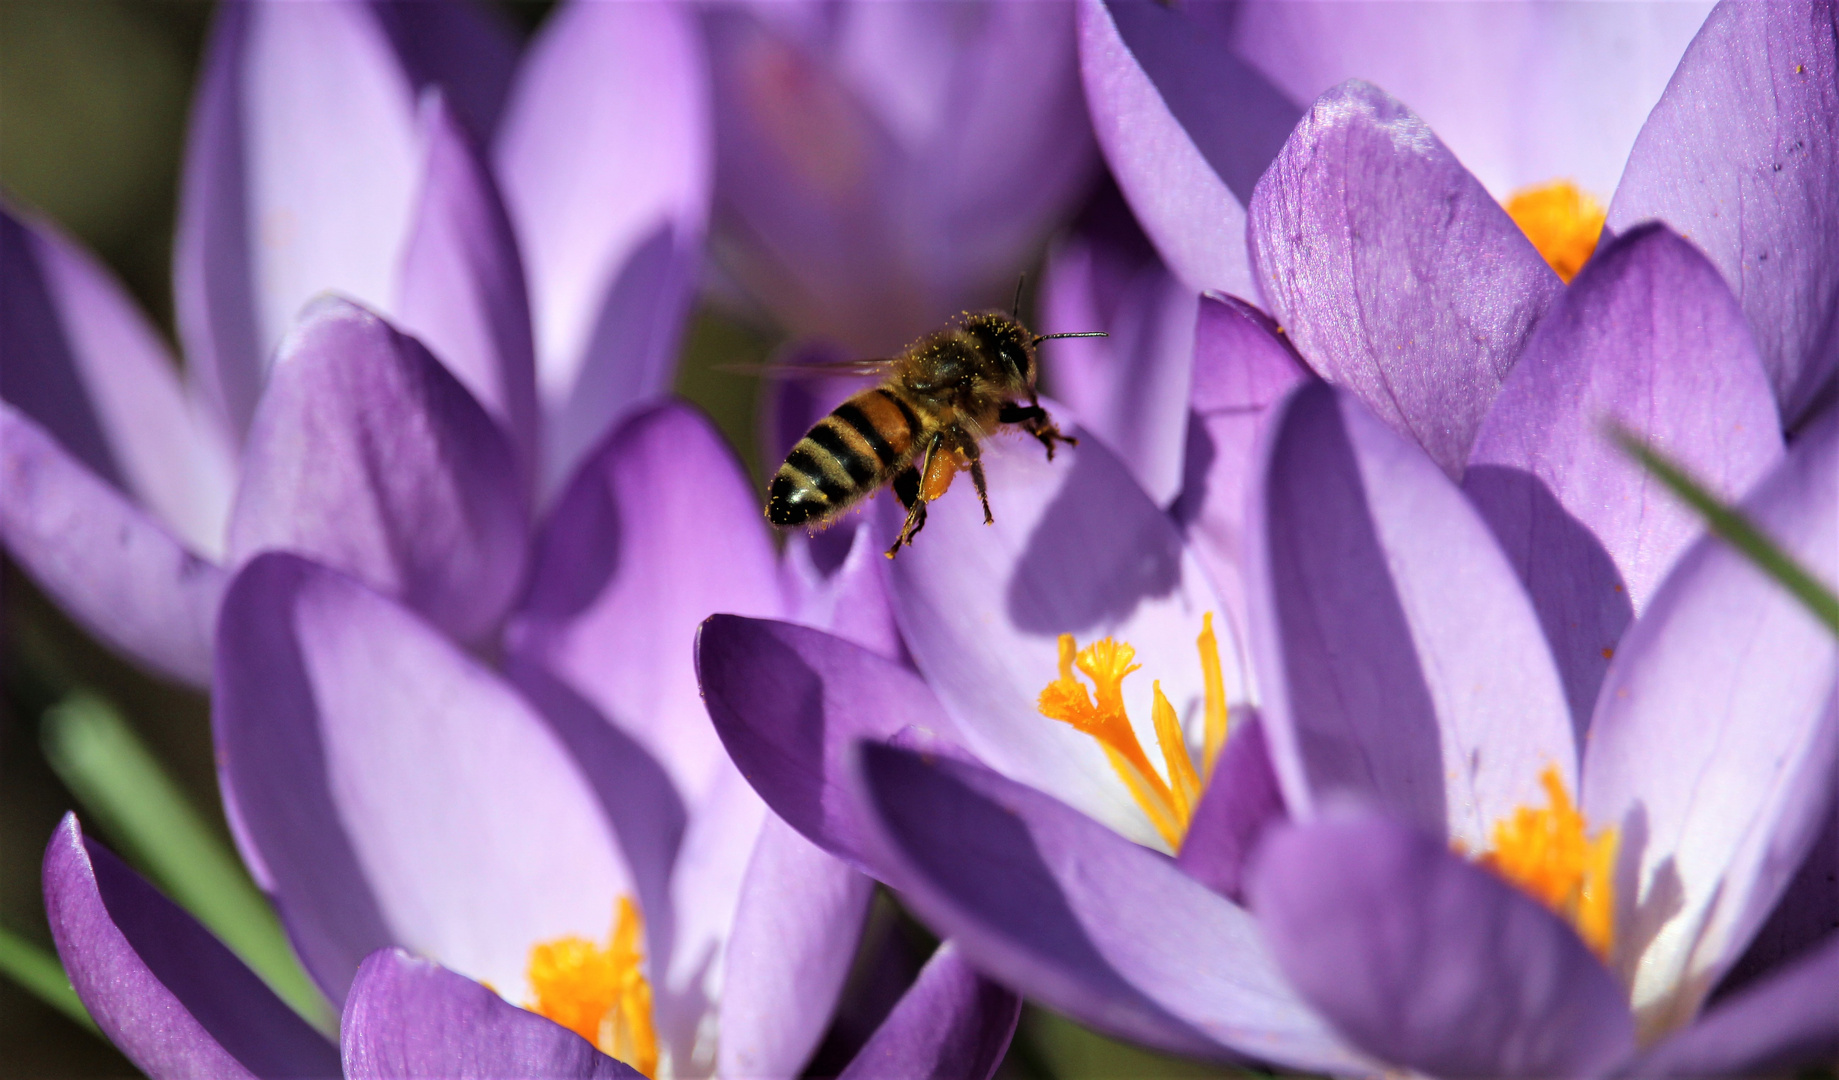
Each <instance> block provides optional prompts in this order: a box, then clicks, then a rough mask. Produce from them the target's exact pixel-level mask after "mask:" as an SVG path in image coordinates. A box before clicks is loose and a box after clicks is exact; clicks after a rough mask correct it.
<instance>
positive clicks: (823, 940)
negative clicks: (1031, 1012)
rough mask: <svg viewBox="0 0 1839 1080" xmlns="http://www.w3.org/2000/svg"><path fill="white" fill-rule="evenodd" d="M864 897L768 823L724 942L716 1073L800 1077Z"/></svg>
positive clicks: (781, 825) (819, 1034)
mask: <svg viewBox="0 0 1839 1080" xmlns="http://www.w3.org/2000/svg"><path fill="white" fill-rule="evenodd" d="M873 893H874V883H873V882H872V881H870V880H869V879H868V878H866V877H864V876H863V875H861V874H859V873H857V872H856V871H855V870H852V869H851V868H850V867H849V866H848V865H846V864H845V863H843V862H841V861H839V860H838V859H836V858H835V857H834V856H831V855H829V854H826V853H825V852H824V851H822V850H820V849H819V848H817V847H815V846H813V845H812V844H811V842H810V841H809V840H806V839H805V838H804V837H802V836H800V835H798V833H797V831H795V830H794V829H793V828H792V827H791V826H790V825H787V824H786V823H785V822H784V821H783V820H781V819H780V818H779V817H778V816H777V815H768V817H767V819H766V822H765V824H764V826H763V827H762V828H761V830H760V838H759V842H758V843H757V844H756V845H755V846H754V850H753V857H752V858H751V859H750V860H749V861H748V864H747V877H746V880H745V881H744V882H743V883H742V885H741V898H740V903H739V904H738V905H737V906H736V908H735V916H734V930H733V933H732V934H731V936H730V937H729V939H728V957H727V971H728V973H727V977H726V979H725V980H724V983H723V987H722V1000H721V1024H720V1028H721V1043H720V1046H719V1048H718V1055H719V1056H718V1058H717V1069H716V1071H717V1073H718V1074H719V1075H721V1076H796V1075H798V1074H799V1073H800V1072H801V1071H802V1069H803V1068H804V1065H805V1062H806V1061H808V1060H809V1059H810V1057H811V1052H812V1051H813V1050H815V1049H817V1044H818V1040H820V1039H822V1038H823V1036H824V1030H825V1028H827V1027H828V1026H829V1024H830V1015H831V1013H832V1012H834V1011H835V1009H836V1003H837V997H838V995H840V994H841V993H842V992H843V980H844V979H845V978H846V977H847V976H848V975H849V967H850V962H851V961H852V960H853V959H854V958H855V953H856V943H857V940H858V939H859V938H860V937H861V934H862V920H863V919H864V918H865V917H866V916H867V915H868V901H869V897H870V896H871V895H873ZM1007 1042H1008V1041H1007V1040H1006V1039H1005V1040H1004V1045H1005V1046H1006V1045H1007Z"/></svg>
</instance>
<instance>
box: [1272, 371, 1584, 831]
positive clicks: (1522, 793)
mask: <svg viewBox="0 0 1839 1080" xmlns="http://www.w3.org/2000/svg"><path fill="white" fill-rule="evenodd" d="M1261 460H1262V468H1263V478H1262V484H1261V485H1260V486H1259V487H1258V488H1257V489H1255V490H1254V492H1253V501H1252V505H1251V510H1250V512H1249V515H1248V527H1247V531H1248V533H1249V539H1248V543H1247V555H1246V573H1247V581H1248V583H1249V585H1250V595H1249V600H1250V602H1251V643H1252V652H1253V660H1254V661H1255V662H1256V663H1257V665H1258V667H1257V671H1258V685H1259V689H1260V691H1261V692H1262V693H1263V695H1264V700H1263V702H1262V703H1261V706H1260V707H1261V710H1262V713H1263V719H1264V723H1265V733H1266V734H1267V735H1268V736H1269V737H1270V742H1271V753H1272V759H1273V764H1274V766H1275V768H1276V772H1277V776H1278V778H1279V779H1280V780H1281V781H1282V785H1283V791H1284V797H1285V801H1286V803H1287V804H1288V806H1289V808H1290V811H1291V812H1292V813H1293V814H1295V815H1297V816H1299V817H1304V818H1306V817H1307V816H1308V815H1309V814H1310V812H1311V811H1312V810H1313V809H1315V808H1318V807H1319V806H1320V805H1321V803H1322V802H1323V800H1326V799H1333V798H1338V797H1347V796H1351V797H1355V798H1358V799H1361V800H1364V801H1366V802H1369V803H1371V804H1373V805H1375V806H1377V807H1379V808H1381V809H1383V810H1385V811H1386V812H1388V813H1391V814H1394V815H1396V816H1398V817H1400V818H1403V819H1405V820H1407V821H1410V822H1411V823H1413V824H1414V825H1416V826H1418V827H1419V828H1422V829H1424V830H1426V831H1428V832H1430V833H1432V834H1434V835H1437V836H1448V837H1451V838H1453V839H1457V840H1460V841H1462V842H1463V843H1466V844H1468V845H1469V846H1470V848H1471V849H1472V850H1482V849H1484V848H1486V847H1488V846H1489V837H1490V835H1491V830H1492V828H1493V825H1494V822H1496V821H1498V820H1500V819H1501V818H1503V817H1505V816H1507V815H1508V814H1511V813H1512V812H1513V810H1514V809H1515V808H1517V807H1519V806H1523V805H1532V804H1536V805H1543V804H1544V801H1545V799H1544V795H1543V792H1542V790H1541V789H1540V787H1539V774H1540V772H1541V771H1542V770H1543V769H1545V768H1546V767H1547V766H1552V767H1554V768H1556V769H1557V770H1558V773H1559V775H1560V776H1561V777H1562V778H1563V780H1564V783H1565V785H1566V787H1567V788H1568V789H1569V790H1572V791H1575V790H1577V781H1576V777H1577V765H1576V760H1577V751H1576V750H1575V749H1574V747H1573V743H1572V735H1571V723H1570V719H1569V716H1568V714H1567V712H1566V710H1565V705H1564V691H1563V688H1562V686H1561V685H1560V683H1559V681H1558V675H1557V672H1556V670H1555V669H1554V668H1553V666H1552V662H1551V653H1550V651H1549V650H1548V649H1547V647H1546V644H1545V638H1544V636H1543V635H1542V634H1541V633H1540V630H1539V622H1538V618H1537V617H1536V616H1535V615H1534V613H1533V608H1532V604H1531V603H1530V602H1528V600H1527V598H1526V594H1525V592H1524V591H1523V590H1522V589H1521V588H1520V583H1519V580H1518V579H1517V578H1515V577H1514V574H1513V568H1512V567H1511V566H1509V565H1508V563H1507V560H1506V558H1505V557H1503V556H1502V554H1501V551H1500V548H1499V547H1498V546H1497V545H1496V544H1495V542H1494V538H1493V536H1491V535H1490V534H1489V532H1488V527H1487V526H1486V525H1485V524H1483V522H1482V520H1481V518H1480V516H1479V515H1477V514H1476V512H1475V510H1474V508H1473V507H1472V506H1471V505H1470V504H1469V502H1468V500H1467V499H1465V498H1463V496H1462V492H1461V491H1460V490H1459V489H1458V488H1457V487H1456V485H1454V484H1452V483H1451V482H1450V480H1449V478H1448V477H1447V476H1445V475H1443V473H1442V472H1441V471H1440V470H1439V469H1438V468H1437V467H1436V465H1435V464H1433V463H1432V462H1431V460H1430V459H1429V458H1427V457H1426V456H1425V455H1424V454H1423V452H1422V451H1420V450H1419V449H1418V448H1417V447H1416V446H1414V445H1412V444H1411V443H1408V442H1406V441H1405V440H1403V439H1401V438H1399V437H1398V435H1396V434H1395V433H1394V432H1393V431H1392V430H1391V429H1390V428H1388V427H1387V426H1386V425H1384V424H1383V423H1381V422H1380V421H1379V420H1378V419H1377V418H1375V417H1374V416H1373V415H1372V414H1371V413H1369V412H1367V411H1366V410H1365V409H1364V408H1362V407H1361V405H1360V403H1359V402H1358V401H1357V400H1355V398H1354V397H1353V395H1352V394H1349V393H1348V392H1347V391H1345V390H1337V389H1335V388H1333V387H1331V386H1329V385H1327V384H1326V383H1320V382H1310V383H1306V384H1304V385H1303V386H1302V387H1301V388H1300V389H1298V390H1296V391H1295V392H1293V393H1292V394H1291V395H1290V396H1289V398H1287V399H1286V400H1285V402H1284V403H1283V404H1282V405H1280V406H1279V407H1278V412H1277V413H1276V415H1274V416H1273V418H1272V419H1271V421H1270V427H1269V428H1268V430H1267V432H1266V438H1265V441H1264V445H1263V448H1262V459H1261Z"/></svg>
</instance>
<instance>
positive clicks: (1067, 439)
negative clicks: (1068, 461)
mask: <svg viewBox="0 0 1839 1080" xmlns="http://www.w3.org/2000/svg"><path fill="white" fill-rule="evenodd" d="M996 422H997V423H999V424H1019V425H1021V428H1022V430H1023V431H1026V432H1027V433H1028V434H1030V435H1033V436H1034V437H1035V438H1037V439H1039V440H1041V445H1042V446H1044V447H1046V448H1047V460H1049V461H1052V460H1053V459H1054V444H1055V443H1056V442H1063V443H1065V444H1066V445H1068V446H1078V445H1079V440H1078V439H1076V438H1074V437H1073V436H1071V435H1062V434H1061V433H1060V429H1059V428H1058V427H1057V426H1055V424H1054V421H1053V418H1052V417H1050V416H1048V415H1047V410H1046V409H1043V408H1041V403H1040V402H1038V401H1031V402H1029V403H1028V404H1026V405H1016V404H1014V403H1013V402H1011V403H1010V404H1008V405H1004V406H1003V407H1002V411H1001V412H999V413H997V414H996Z"/></svg>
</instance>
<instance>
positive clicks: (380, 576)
mask: <svg viewBox="0 0 1839 1080" xmlns="http://www.w3.org/2000/svg"><path fill="white" fill-rule="evenodd" d="M528 514H529V511H528V510H527V508H526V498H525V495H524V486H523V484H522V483H521V482H520V481H519V479H518V475H517V464H516V458H515V457H514V455H513V452H512V450H511V447H510V444H509V443H508V442H506V440H505V436H504V433H503V432H502V431H500V430H499V428H498V426H497V425H496V424H494V423H493V422H492V419H491V417H490V416H488V415H486V413H485V410H483V409H481V408H480V407H479V403H478V402H476V401H474V400H473V398H472V395H470V394H468V393H467V392H466V389H465V387H463V386H461V385H460V383H459V382H458V381H457V380H456V379H455V378H454V377H453V376H452V375H451V374H449V373H448V371H447V369H446V368H444V367H442V366H441V365H440V362H439V361H437V360H435V359H434V358H433V357H432V356H430V355H428V351H427V350H426V349H424V348H422V347H421V345H420V343H418V342H417V341H415V339H413V338H410V337H407V336H406V335H403V334H401V333H398V332H397V331H396V330H395V329H393V328H392V327H391V326H390V325H389V324H388V323H386V322H384V321H383V320H382V319H381V318H379V317H378V316H376V315H373V314H371V313H370V312H368V311H365V310H364V309H362V308H360V307H357V306H356V305H354V304H352V303H350V302H349V301H345V300H340V299H336V298H327V299H325V300H322V301H320V302H318V303H317V304H315V305H314V306H313V308H312V309H311V310H310V311H309V312H308V313H307V315H306V316H305V318H303V319H302V320H301V322H300V324H299V326H297V327H296V328H295V330H294V332H293V333H292V334H291V335H289V337H288V339H287V341H286V342H284V343H283V344H282V347H281V358H280V359H279V360H278V361H277V362H276V364H275V368H274V371H273V372H272V374H271V376H270V379H269V386H268V391H267V393H265V394H264V395H263V397H262V405H261V408H260V409H259V410H258V411H257V413H256V416H255V419H254V420H253V421H252V422H251V424H250V430H249V442H248V446H247V448H246V451H245V453H244V457H243V475H242V479H241V483H240V485H239V487H238V489H237V494H236V505H235V507H234V508H233V510H232V511H231V517H230V544H229V548H230V556H231V558H232V560H234V561H237V562H241V561H243V560H245V559H248V558H249V557H250V556H251V555H253V554H255V553H256V552H258V551H262V550H265V549H272V548H285V549H289V550H293V551H298V552H301V553H303V554H308V555H311V556H313V557H314V558H316V559H318V560H320V561H322V562H324V563H326V564H327V565H330V566H334V567H337V568H338V569H340V570H344V571H345V572H347V573H350V574H352V575H354V576H356V577H358V578H360V579H362V580H363V581H365V582H366V583H368V584H370V585H371V586H372V587H373V588H376V589H379V590H381V591H383V592H386V593H389V594H391V595H393V596H397V597H400V598H401V599H402V600H403V601H404V602H405V603H407V604H409V605H410V606H411V607H414V608H415V609H417V610H419V611H421V612H423V613H424V614H426V615H427V616H428V617H429V618H430V619H432V620H434V622H435V623H437V624H438V625H440V626H441V627H442V628H443V629H445V630H446V631H447V632H449V633H451V634H453V635H454V636H456V637H458V638H460V639H461V640H465V641H475V640H478V639H480V638H482V637H484V636H485V635H486V634H487V633H489V632H490V631H491V630H493V629H494V628H495V627H496V626H497V625H498V621H499V619H500V618H501V617H502V616H503V614H504V611H505V609H506V608H507V607H508V606H509V605H510V603H511V601H512V599H513V598H514V593H515V590H516V589H517V588H518V586H519V585H520V584H521V582H522V578H523V567H524V548H525V534H526V533H527V532H528V530H529V517H528Z"/></svg>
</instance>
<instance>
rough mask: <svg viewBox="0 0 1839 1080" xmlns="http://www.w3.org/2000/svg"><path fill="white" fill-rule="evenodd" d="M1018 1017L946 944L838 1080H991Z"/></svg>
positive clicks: (1002, 993)
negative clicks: (918, 1079)
mask: <svg viewBox="0 0 1839 1080" xmlns="http://www.w3.org/2000/svg"><path fill="white" fill-rule="evenodd" d="M1021 1016H1022V999H1021V998H1020V997H1018V996H1016V995H1015V994H1013V993H1011V992H1010V991H1008V990H1005V989H1003V988H1002V987H1000V986H998V985H996V984H995V983H993V982H990V981H989V980H988V979H985V978H983V977H982V976H980V975H978V974H977V971H976V969H974V968H972V967H971V966H970V965H969V964H968V963H966V962H965V961H964V959H963V957H961V956H959V955H958V949H957V947H956V946H954V945H953V944H952V943H951V942H949V941H947V942H946V943H944V944H943V945H940V946H939V950H938V952H936V953H934V954H933V955H932V959H931V960H929V961H927V962H926V967H925V968H924V969H923V970H922V971H921V972H920V976H919V979H918V981H916V982H915V983H914V984H913V987H912V989H910V990H908V991H907V992H906V994H905V995H903V996H902V997H901V999H900V1003H899V1004H898V1005H896V1006H894V1011H893V1012H892V1013H890V1014H888V1018H887V1019H886V1020H884V1021H882V1024H881V1026H880V1027H879V1028H877V1029H876V1030H875V1033H874V1034H873V1035H871V1036H870V1037H869V1040H868V1042H867V1043H866V1044H865V1045H864V1046H863V1047H862V1049H861V1050H860V1051H858V1052H857V1053H856V1056H855V1059H854V1060H853V1061H851V1062H850V1063H849V1067H848V1068H847V1069H844V1070H843V1072H842V1074H841V1078H840V1080H871V1078H875V1077H887V1078H889V1080H900V1078H904V1077H920V1076H924V1077H932V1078H936V1080H990V1076H991V1075H992V1074H993V1073H995V1072H996V1067H997V1066H998V1065H1000V1064H1002V1060H1003V1055H1004V1054H1005V1053H1007V1052H1008V1049H1009V1040H1010V1039H1012V1038H1014V1036H1015V1025H1016V1022H1017V1021H1019V1020H1020V1019H1021Z"/></svg>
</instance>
